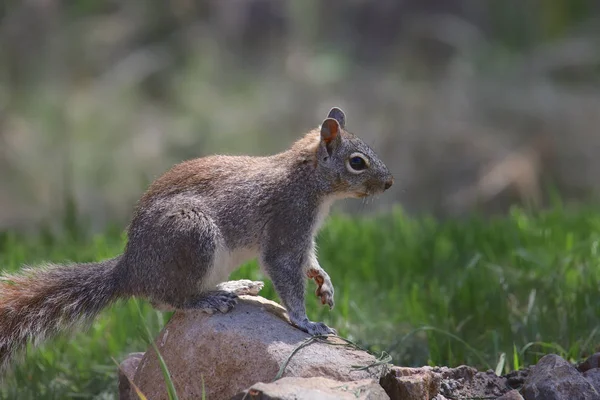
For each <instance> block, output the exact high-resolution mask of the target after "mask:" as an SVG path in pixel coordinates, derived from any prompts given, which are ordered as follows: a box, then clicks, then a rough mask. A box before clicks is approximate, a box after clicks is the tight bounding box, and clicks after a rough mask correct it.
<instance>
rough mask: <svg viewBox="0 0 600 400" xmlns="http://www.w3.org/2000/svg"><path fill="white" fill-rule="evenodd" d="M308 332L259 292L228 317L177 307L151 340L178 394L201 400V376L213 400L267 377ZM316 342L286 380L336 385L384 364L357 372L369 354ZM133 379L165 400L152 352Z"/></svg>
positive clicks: (375, 374)
mask: <svg viewBox="0 0 600 400" xmlns="http://www.w3.org/2000/svg"><path fill="white" fill-rule="evenodd" d="M309 338H310V336H309V335H308V334H306V333H304V332H302V331H300V330H298V329H296V328H294V327H293V326H291V325H290V324H289V322H288V320H287V314H286V313H285V309H284V308H283V307H281V306H280V305H278V304H277V303H275V302H272V301H270V300H266V299H264V298H262V297H259V296H240V300H239V302H238V304H237V305H236V306H235V307H234V308H233V310H231V311H230V312H228V313H226V314H214V315H212V316H209V315H207V314H205V313H202V312H196V311H193V312H185V313H184V312H176V313H175V314H174V315H173V317H172V318H171V320H170V321H169V323H168V324H167V325H166V326H165V327H164V329H163V330H162V332H161V333H160V335H159V336H158V338H157V339H156V345H157V347H158V350H159V352H160V353H161V355H162V356H163V358H164V360H165V363H166V364H167V367H168V368H169V372H170V374H171V377H172V380H173V383H174V385H175V388H176V390H177V393H178V395H179V398H180V399H194V398H199V397H200V394H201V392H202V380H204V387H205V390H206V394H207V396H208V398H209V399H211V400H218V399H229V398H231V397H232V396H233V395H236V394H237V393H239V392H241V391H243V390H245V389H247V388H249V387H250V386H252V385H254V384H255V383H256V382H272V381H273V380H274V378H275V377H276V376H277V373H278V371H279V370H280V368H281V367H282V366H283V365H284V363H285V362H286V360H287V359H288V357H290V355H291V354H292V352H294V350H296V349H297V348H298V347H299V346H300V345H302V344H303V343H305V342H306V341H307V340H308V339H309ZM327 342H328V343H324V342H323V341H320V340H314V339H312V341H311V342H310V344H308V345H306V346H305V347H302V348H301V349H299V350H298V351H297V352H296V353H295V354H294V355H293V357H291V359H290V360H289V363H288V364H287V367H286V368H285V371H284V373H283V375H282V376H283V377H304V378H307V377H326V378H330V379H333V380H337V381H340V382H349V381H357V380H363V379H376V380H379V378H380V377H381V376H382V374H383V372H384V369H386V367H384V366H374V367H370V368H368V369H365V370H358V369H356V368H355V366H363V367H366V366H370V365H372V364H373V363H375V362H376V359H375V357H373V356H372V355H370V354H369V353H367V352H365V351H362V350H357V349H354V348H350V347H348V346H339V345H332V344H344V343H345V342H342V341H341V339H339V338H330V339H327ZM134 382H135V384H136V385H137V386H138V387H139V388H140V389H141V391H142V392H143V393H144V394H145V395H146V396H147V397H148V398H149V399H152V400H159V399H166V398H167V394H166V386H165V382H164V379H163V376H162V372H161V369H160V366H159V363H158V359H157V357H156V353H155V352H154V350H153V349H149V350H148V351H147V352H146V353H145V355H144V357H143V359H142V360H141V362H140V363H139V367H138V369H137V372H136V374H135V378H134Z"/></svg>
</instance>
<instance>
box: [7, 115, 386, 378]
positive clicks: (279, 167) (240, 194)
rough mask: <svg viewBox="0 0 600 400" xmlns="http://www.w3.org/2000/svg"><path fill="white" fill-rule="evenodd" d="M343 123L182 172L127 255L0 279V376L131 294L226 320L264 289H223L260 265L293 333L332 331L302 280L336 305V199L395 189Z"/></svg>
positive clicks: (136, 225) (138, 226) (146, 205)
mask: <svg viewBox="0 0 600 400" xmlns="http://www.w3.org/2000/svg"><path fill="white" fill-rule="evenodd" d="M345 125H346V117H345V115H344V112H343V111H342V110H341V109H339V108H337V107H334V108H332V109H331V111H330V112H329V114H328V116H327V118H326V119H325V120H324V121H323V123H322V124H321V126H320V128H318V129H314V130H312V131H311V132H309V133H307V134H306V135H305V136H304V137H303V138H301V139H299V140H298V141H297V142H295V143H294V144H293V145H292V147H291V148H289V149H288V150H286V151H284V152H281V153H279V154H275V155H272V156H268V157H249V156H220V155H215V156H209V157H204V158H198V159H194V160H190V161H185V162H183V163H181V164H178V165H176V166H174V167H173V168H172V169H171V170H169V171H168V172H166V173H165V174H164V175H162V176H161V177H159V178H158V179H157V180H156V181H154V183H152V184H151V186H150V187H149V189H148V190H147V191H146V193H145V194H144V195H143V196H142V198H141V199H140V200H139V202H138V204H137V206H136V209H135V213H134V216H133V218H132V220H131V223H130V225H129V228H128V241H127V244H126V247H125V251H124V253H123V254H122V255H119V256H117V257H115V258H112V259H109V260H105V261H100V262H92V263H85V264H76V265H46V266H41V267H37V268H26V269H24V270H23V271H22V272H21V273H19V274H14V275H4V276H0V367H5V366H7V365H8V362H9V360H10V359H11V358H12V357H13V356H14V355H15V353H16V352H17V351H18V350H20V349H22V348H24V347H25V346H26V345H27V343H29V342H33V343H39V342H40V341H42V340H44V339H46V338H49V337H51V336H52V335H55V334H57V333H58V332H60V331H62V330H67V329H69V328H73V326H74V325H75V323H76V322H77V321H91V320H92V319H93V318H94V317H95V316H96V315H97V314H98V313H99V312H100V311H101V310H102V309H103V308H105V307H107V306H108V305H110V304H111V303H113V302H114V301H116V300H119V299H126V298H129V297H131V296H138V297H141V298H145V299H148V300H149V301H150V302H151V303H152V304H153V305H154V306H156V307H157V308H160V307H166V308H170V309H175V310H188V309H196V310H198V309H199V310H203V311H204V312H207V313H214V312H217V311H218V312H223V313H225V312H227V311H229V310H230V309H231V308H232V307H233V306H234V305H235V303H236V299H237V296H238V295H239V294H256V293H257V292H258V290H260V289H261V287H262V283H261V282H252V281H249V280H242V281H234V282H225V281H226V280H227V278H228V276H229V275H230V274H231V272H233V271H234V270H236V269H237V268H238V267H239V266H240V265H241V264H242V263H243V262H244V261H247V260H250V259H253V258H256V257H257V258H258V261H259V263H260V265H261V267H262V268H263V269H264V271H265V272H266V274H267V275H268V276H269V278H270V279H271V280H272V282H273V285H274V287H275V290H276V291H277V294H278V295H279V297H280V299H281V301H282V303H283V305H284V306H285V308H286V310H287V312H288V315H289V318H290V321H291V323H292V324H293V325H295V326H296V327H298V328H300V329H301V330H303V331H305V332H307V333H309V334H311V335H327V334H335V333H336V332H335V330H334V329H332V328H330V327H328V326H327V325H325V324H324V323H322V322H312V321H310V320H309V319H308V318H307V316H306V309H305V304H304V292H305V284H306V280H307V278H308V279H313V280H314V281H315V282H316V284H317V291H316V295H317V296H318V297H319V298H320V300H321V303H322V304H327V305H329V307H330V308H333V305H334V289H333V284H332V283H331V279H330V278H329V275H328V274H327V272H325V271H324V270H323V268H321V266H320V265H319V262H318V260H317V255H316V249H315V239H314V238H315V235H316V233H317V231H318V229H319V227H320V225H321V223H322V222H323V220H324V219H325V217H326V216H327V214H328V212H329V208H330V206H331V204H332V203H333V202H334V201H335V200H337V199H342V198H348V197H354V198H360V197H366V196H371V195H374V194H378V193H382V192H383V191H385V190H387V189H388V188H389V187H390V186H391V185H392V183H393V177H392V175H391V174H390V172H389V170H388V169H387V167H386V166H385V165H384V163H383V162H382V161H381V160H380V159H379V157H378V156H377V155H376V154H375V152H374V151H373V150H372V149H371V148H370V147H369V146H368V145H367V144H365V143H364V142H363V141H362V140H361V139H359V138H358V137H356V136H355V135H353V134H351V133H349V132H348V131H346V130H345ZM223 282H225V283H223ZM236 282H237V283H236Z"/></svg>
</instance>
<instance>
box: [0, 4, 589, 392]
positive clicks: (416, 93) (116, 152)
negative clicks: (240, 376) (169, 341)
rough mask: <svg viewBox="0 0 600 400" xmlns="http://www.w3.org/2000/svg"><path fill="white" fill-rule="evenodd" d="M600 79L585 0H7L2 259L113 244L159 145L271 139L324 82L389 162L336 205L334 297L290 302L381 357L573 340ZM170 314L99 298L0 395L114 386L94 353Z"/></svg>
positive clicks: (128, 346) (155, 165)
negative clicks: (89, 317)
mask: <svg viewBox="0 0 600 400" xmlns="http://www.w3.org/2000/svg"><path fill="white" fill-rule="evenodd" d="M599 89H600V3H599V2H598V1H595V0H545V1H542V0H531V1H522V0H378V1H366V0H352V1H347V0H329V1H326V2H325V1H323V2H321V1H315V0H303V1H296V2H293V1H282V0H245V1H242V0H212V1H196V2H195V1H192V0H171V1H158V0H156V1H142V0H140V1H133V0H132V1H116V0H107V1H102V2H100V1H92V0H78V1H64V0H63V1H61V0H20V1H19V0H4V1H2V2H1V3H0V270H9V271H17V270H18V269H19V268H20V267H21V266H22V265H23V264H24V263H28V264H33V265H35V264H37V263H41V262H43V261H52V262H57V263H60V262H64V261H67V260H73V261H91V260H99V259H104V258H107V257H111V256H114V255H116V254H118V253H119V252H121V251H122V248H123V244H124V240H125V237H124V235H123V229H124V227H125V226H126V224H127V222H128V219H129V218H130V216H131V212H132V209H133V206H134V204H135V202H136V200H137V199H138V198H139V196H140V195H141V194H142V192H143V191H144V189H145V188H146V187H147V185H148V184H149V182H151V181H152V180H153V179H154V178H155V177H157V176H158V175H159V174H161V173H162V172H164V171H165V170H166V169H168V168H169V167H170V166H171V165H173V164H174V163H176V162H179V161H181V160H184V159H188V158H192V157H198V156H203V155H208V154H212V153H227V154H252V155H265V154H271V153H274V152H277V151H280V150H283V149H285V148H286V147H287V146H289V144H290V143H291V142H292V141H294V140H295V139H297V138H298V137H299V136H300V135H301V134H302V133H303V132H306V131H308V130H309V129H312V128H314V127H316V126H317V125H318V124H319V123H320V122H321V121H322V119H323V118H324V117H325V116H326V113H327V111H328V110H329V109H330V108H331V107H332V106H334V105H337V106H340V107H341V108H343V109H344V110H345V111H346V114H347V119H348V128H349V129H350V130H351V131H353V132H355V133H357V134H358V135H359V136H361V137H363V138H364V139H365V140H366V141H367V142H369V143H370V144H371V145H372V146H373V147H374V148H375V150H376V151H377V152H378V153H379V154H380V156H381V157H382V159H383V160H384V161H385V162H386V164H387V165H388V166H389V167H390V170H391V171H392V173H393V174H394V176H395V178H396V183H395V185H394V186H393V187H392V188H391V189H390V190H389V191H388V192H386V193H385V194H384V195H382V196H379V197H378V198H377V199H374V201H372V202H369V203H368V204H363V203H361V202H360V201H351V200H349V201H344V202H340V204H339V205H337V206H336V207H335V210H334V214H337V215H336V216H335V217H334V218H333V219H332V220H331V221H330V222H329V223H327V225H326V226H325V228H324V231H323V232H322V233H321V234H320V236H319V238H318V242H319V248H320V259H321V263H322V264H323V266H324V268H325V269H326V270H327V271H328V272H329V273H330V275H331V276H332V280H333V282H334V285H335V287H336V303H337V305H336V308H335V309H334V311H333V312H328V311H326V310H324V309H323V308H321V307H319V305H318V304H317V300H316V298H314V296H312V292H313V290H314V288H313V287H312V286H310V285H309V292H308V294H309V298H308V309H309V316H310V317H311V318H313V319H320V320H324V321H325V322H327V323H329V324H331V325H332V326H334V327H336V328H337V329H338V330H339V331H340V333H341V334H343V335H344V336H346V337H349V338H351V339H352V340H355V341H357V342H358V343H359V344H361V345H362V346H364V347H366V348H369V349H371V350H373V351H375V352H381V351H386V352H388V353H390V354H391V355H392V356H393V357H394V362H395V363H396V364H400V365H424V364H432V365H433V364H435V365H451V366H455V365H459V364H462V363H467V364H470V365H473V366H476V367H478V368H481V369H487V368H492V369H495V370H496V371H497V372H498V373H505V372H508V371H510V370H513V369H518V368H520V367H522V366H523V365H528V364H531V363H534V362H536V360H537V359H538V358H539V357H540V355H542V354H544V353H546V352H557V353H559V354H561V355H562V356H564V357H566V358H568V359H569V360H571V361H576V360H579V359H581V358H582V357H585V356H586V355H587V354H590V353H591V352H593V351H595V350H596V349H597V343H598V337H597V336H598V335H597V333H598V329H599V328H600V309H599V307H598V306H597V301H596V299H597V297H598V287H599V284H600V269H599V268H600V256H599V255H598V243H600V211H599V210H600V208H599V207H597V202H596V200H595V198H596V191H597V188H598V187H600V179H598V176H600V157H598V156H597V155H598V153H600V133H599V132H598V129H599V128H598V127H599V126H600V90H599ZM235 277H236V278H238V277H253V278H263V277H261V276H260V274H259V272H258V269H257V268H256V265H255V264H254V263H251V264H249V265H247V266H245V267H244V268H243V269H242V270H241V271H239V272H237V273H236V274H235ZM263 294H264V295H265V296H267V297H271V298H275V294H274V292H273V290H272V287H271V286H270V285H267V287H266V289H265V291H264V293H263ZM138 306H139V307H140V308H141V314H140V312H139V310H138ZM168 317H169V314H168V313H166V314H163V313H159V312H156V311H153V310H152V309H151V308H150V307H149V306H148V305H147V304H146V303H145V302H144V301H139V302H137V301H129V302H127V303H120V304H117V305H115V306H114V307H111V308H110V309H109V310H107V311H105V312H103V313H102V315H101V316H100V318H99V319H98V320H97V321H96V322H95V323H94V324H93V325H92V327H91V328H90V329H89V330H87V331H84V332H81V333H76V334H74V335H64V336H62V337H60V338H59V339H57V340H53V341H50V342H48V343H47V344H45V345H44V346H43V347H42V348H40V349H38V350H37V351H33V352H30V353H29V355H28V356H27V357H26V358H25V360H24V362H23V363H22V364H19V365H18V366H16V367H15V368H14V370H13V371H12V373H11V374H10V376H9V378H8V379H6V380H5V381H4V382H2V383H0V398H19V399H27V398H34V399H37V398H56V399H64V398H101V399H112V398H115V396H116V366H115V364H114V363H113V361H112V360H111V357H113V358H114V359H116V360H117V361H121V360H122V359H123V358H124V356H125V355H126V354H127V353H128V352H130V351H144V350H145V349H146V347H147V343H146V339H147V337H146V334H145V328H144V325H146V326H148V328H149V329H150V331H151V332H152V334H156V333H157V332H158V331H159V330H160V329H161V327H162V326H163V325H164V323H165V321H166V320H167V319H168ZM0 323H1V321H0Z"/></svg>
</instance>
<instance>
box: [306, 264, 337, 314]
mask: <svg viewBox="0 0 600 400" xmlns="http://www.w3.org/2000/svg"><path fill="white" fill-rule="evenodd" d="M307 275H308V277H309V278H310V279H314V280H315V282H316V284H317V290H316V291H315V294H316V295H317V297H320V298H321V304H323V305H324V304H327V305H328V306H329V309H330V310H332V309H333V306H334V300H333V293H334V290H333V284H332V283H331V279H330V278H329V276H328V275H327V274H326V273H325V271H322V270H321V271H319V270H317V269H310V270H308V272H307Z"/></svg>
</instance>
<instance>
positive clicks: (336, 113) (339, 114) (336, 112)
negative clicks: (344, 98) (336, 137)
mask: <svg viewBox="0 0 600 400" xmlns="http://www.w3.org/2000/svg"><path fill="white" fill-rule="evenodd" d="M327 118H333V119H335V120H336V121H337V122H338V124H340V126H341V127H342V129H346V114H344V112H343V111H342V109H341V108H338V107H333V108H332V109H331V110H330V111H329V115H327Z"/></svg>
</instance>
